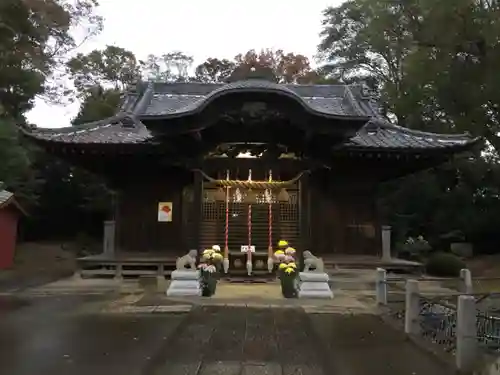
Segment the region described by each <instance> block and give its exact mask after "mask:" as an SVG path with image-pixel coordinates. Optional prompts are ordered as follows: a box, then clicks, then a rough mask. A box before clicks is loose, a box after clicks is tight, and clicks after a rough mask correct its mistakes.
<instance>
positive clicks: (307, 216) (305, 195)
mask: <svg viewBox="0 0 500 375" xmlns="http://www.w3.org/2000/svg"><path fill="white" fill-rule="evenodd" d="M309 183H310V177H309V174H307V173H306V174H304V175H303V176H302V177H301V178H300V182H299V194H300V195H299V228H300V265H301V269H302V267H303V265H304V258H303V256H302V253H303V252H304V251H305V250H309V251H312V252H313V253H314V249H311V248H310V246H311V226H310V225H311V210H310V206H311V204H310V203H311V200H310V191H309Z"/></svg>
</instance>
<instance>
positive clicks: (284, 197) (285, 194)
mask: <svg viewBox="0 0 500 375" xmlns="http://www.w3.org/2000/svg"><path fill="white" fill-rule="evenodd" d="M277 198H278V201H279V202H288V200H289V199H290V195H289V194H288V191H286V189H285V188H283V189H281V190H280V192H279V194H278V197H277Z"/></svg>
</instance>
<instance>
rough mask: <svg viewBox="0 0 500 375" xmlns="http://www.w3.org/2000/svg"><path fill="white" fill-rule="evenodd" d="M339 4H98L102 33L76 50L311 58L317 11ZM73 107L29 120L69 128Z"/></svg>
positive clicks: (112, 0)
mask: <svg viewBox="0 0 500 375" xmlns="http://www.w3.org/2000/svg"><path fill="white" fill-rule="evenodd" d="M341 2H342V0H307V1H298V0H291V1H290V0H288V1H285V0H252V1H241V0H240V1H236V0H212V1H207V0H185V1H165V0H139V1H132V0H100V3H101V6H100V9H99V12H100V14H101V15H102V16H103V17H104V19H105V22H104V30H103V32H102V33H101V34H100V35H99V36H97V37H95V38H94V39H93V40H92V41H90V42H87V43H86V44H85V45H84V46H82V48H81V49H80V50H79V51H81V52H88V51H91V50H93V49H95V48H103V47H105V46H106V45H117V46H120V47H124V48H126V49H129V50H131V51H132V52H134V53H135V54H136V56H137V57H138V58H140V59H142V58H145V56H147V55H148V54H150V53H153V54H158V55H161V54H163V53H167V52H170V51H182V52H184V53H186V54H188V55H191V56H193V57H194V59H195V65H196V64H199V63H201V62H203V61H204V60H205V59H206V58H207V57H220V58H233V57H234V56H235V55H237V54H238V53H241V52H246V51H248V50H249V49H257V50H259V49H262V48H275V49H278V48H281V49H283V50H285V51H287V52H295V53H302V54H304V55H306V56H308V57H310V58H311V59H312V58H313V56H314V55H315V53H316V46H317V45H318V43H319V36H318V34H319V32H320V30H321V12H322V11H323V10H324V9H325V8H326V7H328V6H331V5H338V4H339V3H341ZM77 111H78V103H75V104H73V105H68V106H50V105H48V104H46V103H43V102H41V101H37V102H36V106H35V109H34V110H32V111H31V112H30V113H29V115H28V120H29V121H30V122H32V123H34V124H36V125H38V126H41V127H51V128H52V127H62V126H69V125H70V121H71V119H72V118H73V117H74V116H75V115H76V113H77Z"/></svg>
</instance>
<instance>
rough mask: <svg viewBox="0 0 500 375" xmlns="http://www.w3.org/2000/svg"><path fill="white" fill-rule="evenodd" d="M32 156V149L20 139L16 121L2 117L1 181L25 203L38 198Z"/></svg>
mask: <svg viewBox="0 0 500 375" xmlns="http://www.w3.org/2000/svg"><path fill="white" fill-rule="evenodd" d="M31 156H32V151H31V150H30V149H28V148H27V147H26V146H25V145H23V144H22V143H21V141H20V139H19V133H18V131H17V127H16V125H15V123H14V121H13V120H10V121H9V120H7V119H5V118H1V117H0V181H1V182H3V183H4V185H5V188H6V189H11V190H12V191H14V192H15V193H16V195H17V196H18V198H19V199H20V200H21V201H22V202H23V203H24V204H33V203H34V202H35V200H36V196H35V193H34V188H35V183H36V180H35V173H34V171H33V169H32V166H31V159H32V157H31Z"/></svg>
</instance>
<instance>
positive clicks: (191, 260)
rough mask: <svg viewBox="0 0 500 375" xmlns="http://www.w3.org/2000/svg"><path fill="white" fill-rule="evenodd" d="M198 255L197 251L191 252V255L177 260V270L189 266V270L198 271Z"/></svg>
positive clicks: (188, 254)
mask: <svg viewBox="0 0 500 375" xmlns="http://www.w3.org/2000/svg"><path fill="white" fill-rule="evenodd" d="M197 255H198V251H197V250H189V253H187V254H186V255H184V256H181V257H179V258H177V262H176V263H175V269H177V270H183V269H185V268H186V266H189V269H191V270H196V257H197Z"/></svg>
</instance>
